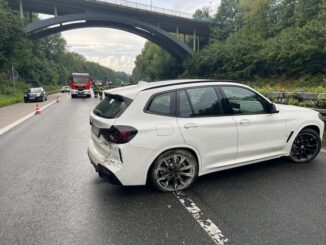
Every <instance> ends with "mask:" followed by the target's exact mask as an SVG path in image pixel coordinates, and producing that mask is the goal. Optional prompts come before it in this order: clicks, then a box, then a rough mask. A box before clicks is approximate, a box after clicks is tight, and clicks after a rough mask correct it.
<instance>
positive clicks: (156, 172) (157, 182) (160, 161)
mask: <svg viewBox="0 0 326 245" xmlns="http://www.w3.org/2000/svg"><path fill="white" fill-rule="evenodd" d="M197 175H198V162H197V160H196V158H195V157H194V156H193V155H192V154H191V153H190V152H188V151H185V150H169V151H166V152H165V153H163V154H161V155H160V156H159V157H158V158H157V159H156V161H155V162H154V164H153V166H152V168H151V170H150V178H151V181H152V183H153V185H154V187H155V188H156V189H158V190H160V191H163V192H171V191H181V190H184V189H187V188H188V187H189V186H191V184H192V183H193V182H194V181H195V179H196V178H197Z"/></svg>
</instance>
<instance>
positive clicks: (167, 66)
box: [132, 42, 182, 82]
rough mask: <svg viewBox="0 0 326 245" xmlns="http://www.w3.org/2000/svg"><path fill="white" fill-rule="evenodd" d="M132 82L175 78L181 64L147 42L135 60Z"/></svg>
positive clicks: (180, 68)
mask: <svg viewBox="0 0 326 245" xmlns="http://www.w3.org/2000/svg"><path fill="white" fill-rule="evenodd" d="M135 64H136V68H135V69H134V71H133V74H132V80H133V81H135V82H136V81H139V80H145V81H157V80H160V79H171V78H174V77H176V76H177V75H178V74H179V73H180V71H181V70H182V64H180V62H177V60H175V59H174V58H173V57H172V56H171V55H170V54H169V53H167V52H166V51H164V50H163V49H161V48H160V47H158V46H157V45H155V44H153V43H150V42H147V43H146V44H145V47H144V49H143V51H142V54H141V55H138V56H137V58H136V62H135Z"/></svg>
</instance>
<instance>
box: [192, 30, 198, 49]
mask: <svg viewBox="0 0 326 245" xmlns="http://www.w3.org/2000/svg"><path fill="white" fill-rule="evenodd" d="M192 39H193V45H192V46H193V48H192V49H193V51H194V52H196V44H197V38H196V30H194V36H193V38H192Z"/></svg>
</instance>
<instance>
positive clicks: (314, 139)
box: [289, 129, 321, 163]
mask: <svg viewBox="0 0 326 245" xmlns="http://www.w3.org/2000/svg"><path fill="white" fill-rule="evenodd" d="M320 148H321V140H320V137H319V135H318V133H317V132H316V131H315V130H312V129H304V130H302V131H301V132H300V133H299V134H298V135H297V137H296V138H295V139H294V141H293V144H292V148H291V153H290V156H289V159H290V160H291V161H292V162H295V163H307V162H310V161H312V160H313V159H314V158H315V157H316V156H317V155H318V153H319V151H320Z"/></svg>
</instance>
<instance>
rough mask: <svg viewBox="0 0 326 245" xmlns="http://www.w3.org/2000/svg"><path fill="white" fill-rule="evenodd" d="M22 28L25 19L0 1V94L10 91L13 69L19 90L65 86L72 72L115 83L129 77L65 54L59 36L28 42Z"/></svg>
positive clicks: (2, 0)
mask: <svg viewBox="0 0 326 245" xmlns="http://www.w3.org/2000/svg"><path fill="white" fill-rule="evenodd" d="M34 18H35V19H36V18H37V16H34ZM23 27H24V20H21V18H20V16H19V14H18V12H17V11H13V10H12V9H10V7H9V6H8V3H7V2H6V1H4V0H0V94H10V93H12V91H13V90H12V82H11V81H10V75H11V70H12V67H14V69H15V70H16V71H17V72H18V74H19V77H20V85H21V87H26V86H58V85H64V84H67V78H68V76H69V74H70V73H72V72H88V73H90V74H92V76H93V78H94V79H98V80H104V79H107V80H109V81H112V82H113V83H115V84H120V83H121V82H124V83H126V82H129V76H128V75H127V74H126V73H124V72H115V71H113V70H112V69H109V68H107V67H104V66H101V65H99V64H97V63H94V62H89V61H86V59H85V58H84V57H83V56H81V55H79V54H76V53H73V52H68V51H67V44H66V41H65V40H64V39H63V38H62V37H61V35H60V34H56V35H52V36H49V37H45V38H42V39H39V40H30V39H28V37H27V36H26V34H25V33H24V30H23ZM25 84H27V85H25Z"/></svg>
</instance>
